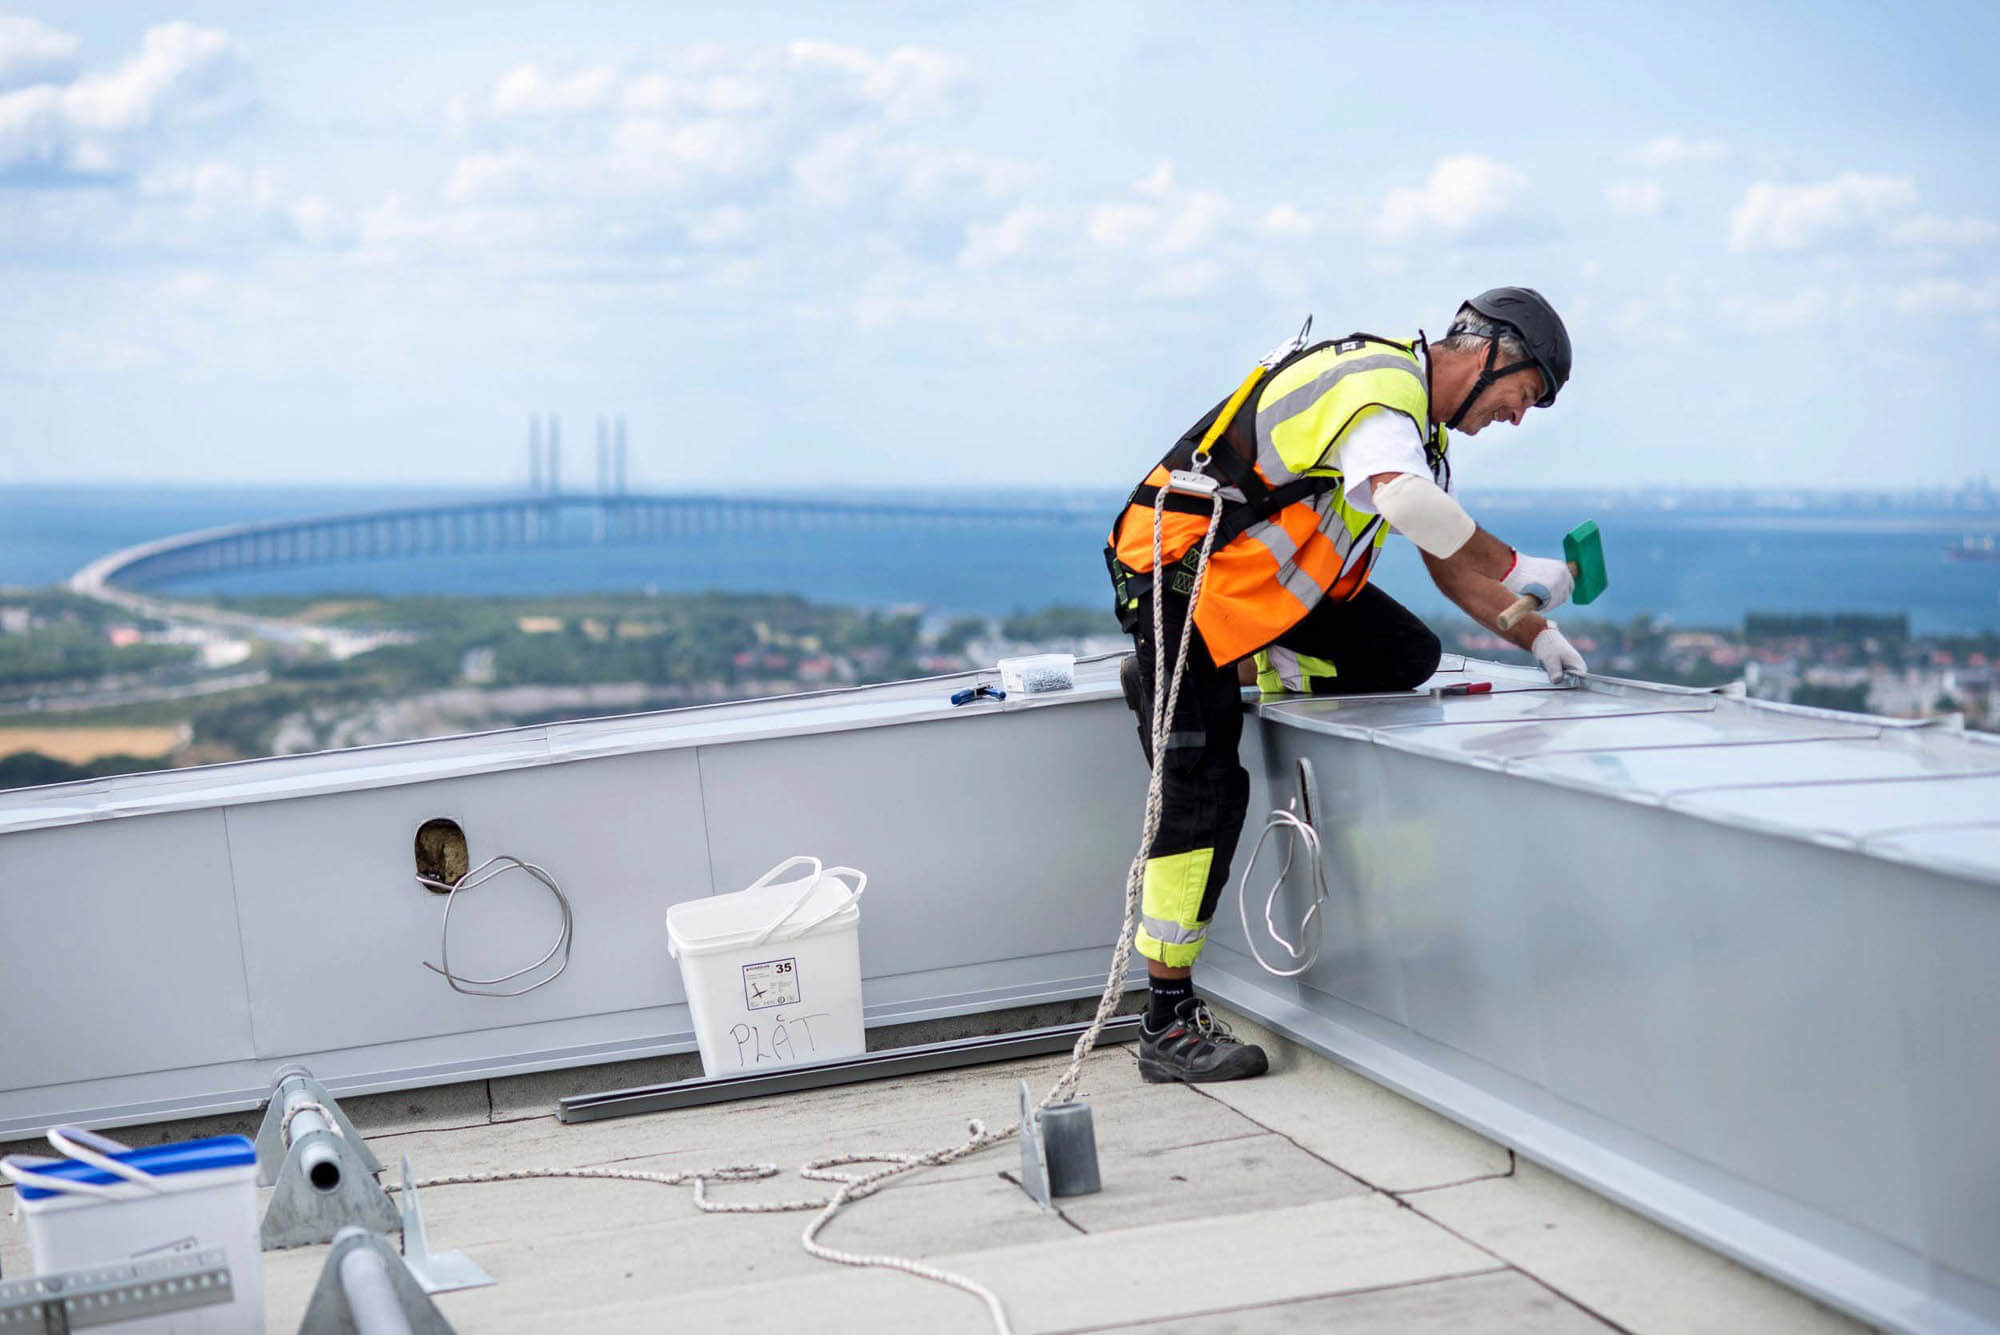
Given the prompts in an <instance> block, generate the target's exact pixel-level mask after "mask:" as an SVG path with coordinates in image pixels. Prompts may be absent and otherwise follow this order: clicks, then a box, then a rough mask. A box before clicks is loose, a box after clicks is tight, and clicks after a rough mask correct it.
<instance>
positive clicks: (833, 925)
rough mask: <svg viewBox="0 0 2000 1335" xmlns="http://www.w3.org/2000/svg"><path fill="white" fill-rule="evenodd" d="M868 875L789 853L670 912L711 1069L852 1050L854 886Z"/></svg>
mask: <svg viewBox="0 0 2000 1335" xmlns="http://www.w3.org/2000/svg"><path fill="white" fill-rule="evenodd" d="M867 885H868V878H867V877H866V876H864V875H862V874H861V873H860V872H858V871H856V870H855V869H854V868H852V867H822V866H821V865H820V861H819V859H818V858H812V857H795V858H787V859H785V860H784V861H783V862H780V863H779V864H778V865H777V866H775V867H773V868H771V870H769V871H767V872H765V873H764V875H763V876H761V877H759V878H758V880H757V883H756V884H755V885H752V886H751V887H750V888H749V889H747V890H738V891H736V892H734V893H733V894H727V895H711V896H709V897H708V898H706V899H691V900H688V901H686V902H685V903H681V904H676V905H674V906H673V907H672V908H670V909H668V910H667V948H668V949H669V950H670V951H672V952H673V955H674V958H675V959H677V960H679V961H680V965H681V984H682V986H683V987H685V988H686V990H687V998H688V1011H689V1012H690V1014H691V1015H692V1017H693V1019H694V1036H695V1042H696V1043H697V1044H699V1045H700V1048H701V1069H702V1072H703V1073H704V1074H706V1075H709V1076H711V1077H712V1076H719V1075H734V1074H736V1073H737V1072H739V1071H748V1070H756V1069H760V1068H770V1067H776V1066H789V1065H792V1064H794V1063H796V1062H812V1061H831V1060H834V1059H836V1058H840V1057H858V1056H860V1055H861V1054H862V1053H863V1052H866V1051H867V1050H868V1038H867V1032H866V1029H865V1028H864V1026H863V1024H862V1019H861V907H860V900H861V892H862V891H863V890H864V889H866V888H867Z"/></svg>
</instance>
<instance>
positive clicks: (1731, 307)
mask: <svg viewBox="0 0 2000 1335" xmlns="http://www.w3.org/2000/svg"><path fill="white" fill-rule="evenodd" d="M1722 309H1723V311H1724V312H1725V313H1727V314H1728V315H1730V316H1731V317H1733V318H1734V319H1735V320H1736V322H1737V324H1739V325H1741V326H1742V328H1743V331H1744V332H1745V333H1748V334H1758V335H1762V334H1782V333H1787V332H1789V331H1791V330H1794V329H1802V328H1804V327H1805V326H1807V325H1810V324H1813V323H1816V322H1817V321H1819V320H1822V319H1824V318H1825V317H1826V315H1827V314H1828V312H1830V311H1831V310H1832V309H1833V296H1832V294H1831V293H1829V292H1828V291H1827V290H1826V289H1825V288H1820V287H1808V288H1802V289H1801V290H1799V291H1797V292H1792V293H1788V294H1786V295H1783V296H1775V297H1767V296H1754V295H1747V294H1746V295H1740V296H1734V297H1728V298H1725V299H1724V300H1723V303H1722Z"/></svg>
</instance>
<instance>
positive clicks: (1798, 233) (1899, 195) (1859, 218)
mask: <svg viewBox="0 0 2000 1335" xmlns="http://www.w3.org/2000/svg"><path fill="white" fill-rule="evenodd" d="M1916 205H1917V187H1916V185H1915V183H1914V182H1912V181H1911V180H1910V178H1909V177H1907V176H1876V175H1870V174H1868V173H1865V172H1843V173H1841V174H1840V175H1839V176H1836V177H1834V178H1833V179H1832V180H1830V181H1822V182H1820V183H1819V184H1817V185H1774V184H1772V183H1770V182H1768V181H1759V182H1758V183H1756V184H1755V185H1752V186H1751V187H1750V189H1749V190H1748V191H1747V192H1745V194H1744V196H1743V199H1742V201H1741V202H1740V203H1739V204H1737V206H1736V209H1735V211H1734V212H1732V213H1731V214H1730V215H1729V248H1730V249H1731V250H1739V251H1747V250H1803V249H1805V248H1806V247H1808V246H1811V245H1814V244H1816V243H1818V242H1821V241H1825V240H1828V239H1832V238H1837V237H1841V236H1847V235H1853V234H1854V233H1856V232H1858V231H1861V230H1862V229H1864V228H1866V227H1870V226H1877V225H1881V224H1883V223H1887V222H1892V221H1894V220H1895V219H1897V218H1899V217H1901V216H1902V215H1904V214H1907V213H1909V212H1910V211H1911V210H1912V209H1914V208H1916Z"/></svg>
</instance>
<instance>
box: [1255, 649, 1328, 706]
mask: <svg viewBox="0 0 2000 1335" xmlns="http://www.w3.org/2000/svg"><path fill="white" fill-rule="evenodd" d="M1339 675H1340V669H1338V668H1336V667H1335V666H1334V665H1333V664H1332V663H1331V662H1329V661H1328V660H1326V659H1324V658H1314V657H1313V656H1312V655H1311V654H1302V653H1297V652H1295V651H1294V650H1291V649H1287V648H1285V647H1284V646H1283V645H1278V644H1274V645H1272V646H1271V647H1270V648H1268V649H1259V650H1258V651H1257V689H1258V690H1259V691H1261V692H1263V693H1264V694H1265V695H1284V694H1285V693H1287V692H1293V693H1297V694H1306V695H1309V694H1311V693H1312V688H1313V682H1315V681H1332V680H1333V679H1334V678H1335V677H1337V676H1339Z"/></svg>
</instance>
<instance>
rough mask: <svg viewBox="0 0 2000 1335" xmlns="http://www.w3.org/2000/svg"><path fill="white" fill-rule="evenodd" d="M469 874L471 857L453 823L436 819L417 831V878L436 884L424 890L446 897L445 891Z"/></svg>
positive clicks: (462, 831)
mask: <svg viewBox="0 0 2000 1335" xmlns="http://www.w3.org/2000/svg"><path fill="white" fill-rule="evenodd" d="M470 870H472V855H471V854H470V853H469V852H468V851H467V849H466V845H465V831H464V830H461V829H460V828H459V827H458V822H457V821H455V820H446V819H444V818H442V817H439V818H438V819H436V820H427V821H425V822H424V823H423V824H422V825H419V826H418V827H417V875H418V876H421V877H423V878H424V879H425V880H426V881H430V882H435V883H436V884H431V885H426V886H425V887H424V888H425V889H427V890H429V891H430V892H431V893H432V894H436V895H442V894H445V893H447V891H448V887H450V886H453V885H455V884H457V883H458V880H459V878H460V877H462V876H464V875H465V873H466V872H468V871H470Z"/></svg>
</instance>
